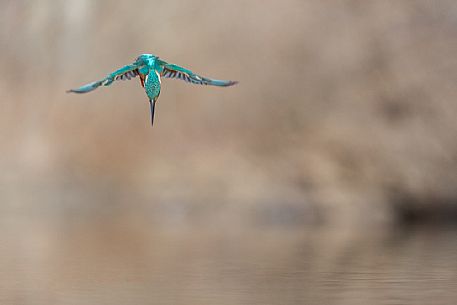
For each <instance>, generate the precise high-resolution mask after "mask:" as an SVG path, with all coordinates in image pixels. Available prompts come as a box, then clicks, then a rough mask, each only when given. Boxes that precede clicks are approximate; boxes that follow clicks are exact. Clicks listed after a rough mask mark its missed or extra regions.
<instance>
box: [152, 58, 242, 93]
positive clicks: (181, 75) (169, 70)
mask: <svg viewBox="0 0 457 305" xmlns="http://www.w3.org/2000/svg"><path fill="white" fill-rule="evenodd" d="M160 63H161V65H162V66H163V71H162V75H161V76H162V77H164V78H176V79H181V80H183V81H185V82H188V83H192V84H197V85H211V86H218V87H228V86H233V85H235V84H237V83H238V82H237V81H231V80H218V79H211V78H207V77H203V76H200V75H198V74H195V73H194V72H192V71H190V70H189V69H186V68H183V67H180V66H178V65H174V64H169V63H167V62H165V61H163V60H160Z"/></svg>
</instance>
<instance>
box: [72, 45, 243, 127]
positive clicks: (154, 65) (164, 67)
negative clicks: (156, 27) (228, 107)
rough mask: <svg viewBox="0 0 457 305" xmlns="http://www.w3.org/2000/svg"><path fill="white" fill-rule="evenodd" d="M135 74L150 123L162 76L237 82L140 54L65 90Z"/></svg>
mask: <svg viewBox="0 0 457 305" xmlns="http://www.w3.org/2000/svg"><path fill="white" fill-rule="evenodd" d="M136 76H139V77H140V81H141V85H142V86H143V87H144V90H145V91H146V95H147V96H148V98H149V105H150V109H151V124H154V109H155V104H156V101H157V99H158V98H159V95H160V89H161V78H162V77H164V78H176V79H181V80H183V81H186V82H188V83H192V84H198V85H210V86H218V87H228V86H233V85H235V84H236V83H237V82H236V81H229V80H217V79H210V78H206V77H203V76H200V75H197V74H195V73H194V72H192V71H190V70H188V69H186V68H183V67H180V66H178V65H174V64H169V63H167V62H165V61H163V60H161V59H160V58H159V57H157V56H155V55H152V54H142V55H140V56H139V57H138V58H137V59H136V60H135V62H134V63H133V64H131V65H127V66H125V67H122V68H120V69H119V70H116V71H114V72H113V73H110V74H109V75H108V76H107V77H105V78H104V79H102V80H99V81H96V82H92V83H90V84H87V85H84V86H82V87H79V88H77V89H71V90H68V91H67V92H74V93H86V92H90V91H92V90H95V89H97V88H98V87H100V86H109V85H111V84H112V83H113V82H114V81H116V80H129V79H132V78H134V77H136Z"/></svg>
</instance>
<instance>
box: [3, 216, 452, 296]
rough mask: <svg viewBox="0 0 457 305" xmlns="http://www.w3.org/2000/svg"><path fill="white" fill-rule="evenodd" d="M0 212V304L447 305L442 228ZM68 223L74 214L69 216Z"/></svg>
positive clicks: (448, 252)
mask: <svg viewBox="0 0 457 305" xmlns="http://www.w3.org/2000/svg"><path fill="white" fill-rule="evenodd" d="M140 214H141V213H138V214H132V215H127V216H126V215H115V214H113V215H104V216H101V217H96V219H95V218H94V219H93V220H88V219H87V218H86V217H84V220H83V217H81V219H79V220H78V219H76V220H75V221H65V220H61V221H60V222H59V221H57V222H56V221H55V220H54V221H51V219H49V217H45V216H39V215H33V216H31V215H14V217H13V215H3V216H2V222H1V230H0V250H1V252H0V303H1V304H122V305H125V304H187V305H188V304H199V305H201V304H211V305H214V304H262V305H264V304H284V305H287V304H415V305H417V304H452V303H453V302H454V301H455V300H456V299H457V239H456V238H455V231H452V230H439V231H438V230H435V231H434V230H430V229H428V230H411V231H405V230H402V231H399V230H396V229H393V230H390V231H389V232H386V231H385V230H382V232H381V231H377V230H374V231H372V232H370V231H367V230H365V231H341V230H336V229H332V230H330V229H324V228H317V229H310V228H305V227H294V228H286V229H285V228H279V227H278V228H276V229H275V228H238V229H234V228H227V227H226V226H225V225H222V224H221V225H220V226H219V225H217V224H213V225H189V226H186V227H180V228H179V229H176V228H174V227H173V226H166V225H157V224H153V223H151V222H149V221H148V219H147V217H146V216H144V215H140ZM76 218H77V217H76Z"/></svg>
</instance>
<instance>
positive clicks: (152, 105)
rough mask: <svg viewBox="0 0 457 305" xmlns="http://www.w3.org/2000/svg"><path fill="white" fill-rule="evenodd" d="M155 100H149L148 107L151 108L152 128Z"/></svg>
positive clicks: (152, 124)
mask: <svg viewBox="0 0 457 305" xmlns="http://www.w3.org/2000/svg"><path fill="white" fill-rule="evenodd" d="M155 104H156V101H155V100H149V106H151V126H154V110H155Z"/></svg>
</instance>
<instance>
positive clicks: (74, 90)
mask: <svg viewBox="0 0 457 305" xmlns="http://www.w3.org/2000/svg"><path fill="white" fill-rule="evenodd" d="M65 92H67V93H84V91H80V90H78V89H70V90H67V91H65Z"/></svg>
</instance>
